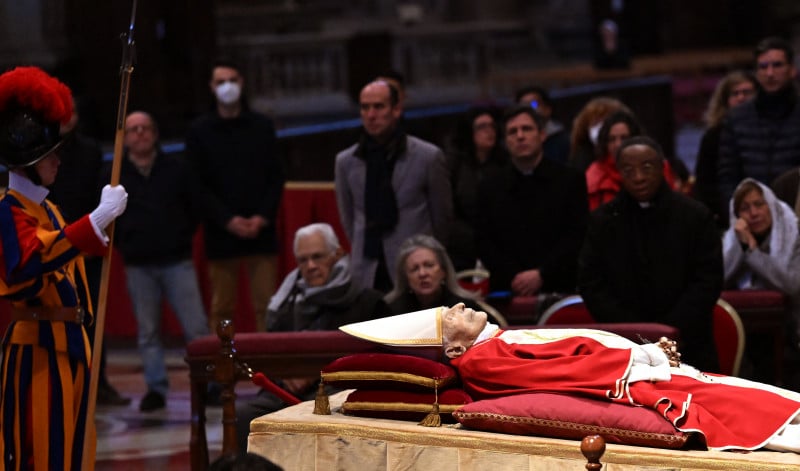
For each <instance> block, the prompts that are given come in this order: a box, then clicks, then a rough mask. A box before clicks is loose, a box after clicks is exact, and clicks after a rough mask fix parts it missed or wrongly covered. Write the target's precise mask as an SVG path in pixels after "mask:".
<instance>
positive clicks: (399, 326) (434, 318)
mask: <svg viewBox="0 0 800 471" xmlns="http://www.w3.org/2000/svg"><path fill="white" fill-rule="evenodd" d="M446 309H447V308H446V307H435V308H431V309H423V310H422V311H416V312H410V313H408V314H399V315H396V316H389V317H384V318H381V319H373V320H371V321H364V322H356V323H354V324H347V325H343V326H341V327H339V329H340V330H341V331H343V332H345V333H347V334H350V335H352V336H354V337H359V338H362V339H364V340H369V341H371V342H376V343H381V344H384V345H389V346H394V347H403V346H411V347H441V346H442V315H443V314H444V311H445V310H446Z"/></svg>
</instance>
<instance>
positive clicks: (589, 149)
mask: <svg viewBox="0 0 800 471" xmlns="http://www.w3.org/2000/svg"><path fill="white" fill-rule="evenodd" d="M620 110H621V111H626V112H628V113H629V114H633V112H632V111H631V110H630V109H629V108H628V107H627V106H625V104H624V103H622V102H621V101H619V100H617V99H616V98H611V97H607V96H600V97H597V98H592V99H591V100H589V102H588V103H586V105H584V107H583V108H582V109H581V111H580V112H579V113H578V115H577V116H575V119H574V120H573V121H572V138H571V143H570V156H569V163H570V165H571V166H572V167H574V168H577V169H578V170H581V171H584V172H585V171H586V169H587V168H589V165H591V163H592V162H593V161H594V159H595V154H596V153H597V152H596V150H595V146H596V145H597V138H598V136H599V134H600V128H601V127H602V126H603V121H604V120H605V119H606V118H607V117H609V116H610V115H611V114H612V113H614V112H615V111H620Z"/></svg>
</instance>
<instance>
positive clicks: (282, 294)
mask: <svg viewBox="0 0 800 471" xmlns="http://www.w3.org/2000/svg"><path fill="white" fill-rule="evenodd" d="M294 256H295V260H296V261H297V268H295V269H294V270H292V271H291V272H290V273H289V274H288V275H287V276H286V278H285V279H284V280H283V283H281V286H280V288H278V291H277V292H276V293H275V295H274V296H272V299H271V300H270V302H269V306H268V307H267V313H266V315H267V321H266V323H267V328H268V330H269V331H301V330H334V329H336V328H338V327H339V326H342V325H345V324H348V323H352V322H360V321H366V320H370V319H376V318H379V317H384V316H387V315H389V314H390V311H389V308H388V306H387V305H386V303H384V302H383V295H382V294H381V293H380V292H378V291H376V290H374V289H372V288H362V287H361V286H359V285H358V283H356V282H354V281H353V280H352V278H351V272H350V257H348V256H347V255H345V253H344V251H343V250H342V247H341V245H340V244H339V239H338V238H337V237H336V233H334V231H333V228H332V227H331V226H330V224H327V223H314V224H310V225H308V226H304V227H301V228H300V229H298V230H297V232H296V233H295V237H294ZM318 379H319V378H316V377H314V378H282V379H281V380H279V381H276V382H277V383H279V384H280V385H281V386H282V387H284V388H285V389H287V390H288V391H289V392H291V393H292V394H294V395H296V396H298V397H300V398H304V399H305V400H309V399H313V396H314V393H315V392H316V385H317V381H318ZM285 406H286V404H284V403H283V401H281V400H280V399H278V398H276V397H275V396H273V395H272V394H269V393H266V392H261V393H260V394H259V396H258V397H257V398H256V399H254V400H250V401H248V402H247V403H244V404H237V405H236V411H237V424H238V427H237V438H238V440H239V450H240V451H241V452H245V451H246V450H247V435H248V433H249V431H250V421H251V420H253V419H254V418H256V417H260V416H261V415H264V414H267V413H269V412H274V411H276V410H278V409H282V408H283V407H285Z"/></svg>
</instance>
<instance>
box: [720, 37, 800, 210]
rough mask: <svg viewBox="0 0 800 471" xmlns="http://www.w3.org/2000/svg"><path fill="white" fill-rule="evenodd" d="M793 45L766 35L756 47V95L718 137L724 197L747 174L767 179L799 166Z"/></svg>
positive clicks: (730, 118)
mask: <svg viewBox="0 0 800 471" xmlns="http://www.w3.org/2000/svg"><path fill="white" fill-rule="evenodd" d="M793 59H794V50H793V49H792V46H791V45H790V44H789V42H787V41H786V40H784V39H781V38H777V37H769V38H766V39H763V40H762V41H761V42H759V43H758V45H757V46H756V49H755V60H756V63H755V67H756V79H757V81H758V93H757V94H756V98H755V99H754V100H752V101H750V102H748V103H745V104H743V105H741V106H739V107H736V108H735V109H732V110H731V111H729V114H728V117H727V118H726V119H725V121H724V122H723V127H722V135H721V137H720V148H719V164H718V167H717V174H718V176H719V188H720V195H721V197H722V201H723V202H727V201H728V200H729V199H730V197H731V195H732V194H733V190H734V189H735V188H736V185H738V184H739V182H740V181H742V180H743V179H744V178H745V177H750V178H753V179H756V180H758V181H760V182H762V183H767V184H768V183H770V182H772V181H773V180H774V179H775V178H776V177H778V176H779V175H781V174H782V173H783V172H785V171H787V170H789V169H791V168H792V167H796V166H798V165H800V107H798V106H797V101H798V100H797V87H796V85H795V82H794V79H795V75H796V71H795V69H794V64H793Z"/></svg>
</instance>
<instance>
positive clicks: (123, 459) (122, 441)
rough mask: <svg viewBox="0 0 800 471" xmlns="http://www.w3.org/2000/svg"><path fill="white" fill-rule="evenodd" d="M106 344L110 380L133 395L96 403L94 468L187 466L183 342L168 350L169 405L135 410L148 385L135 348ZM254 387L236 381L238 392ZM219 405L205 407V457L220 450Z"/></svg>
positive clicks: (186, 380)
mask: <svg viewBox="0 0 800 471" xmlns="http://www.w3.org/2000/svg"><path fill="white" fill-rule="evenodd" d="M106 345H107V348H108V350H107V355H108V356H107V362H108V364H107V372H108V377H109V381H110V382H111V383H112V384H113V385H114V387H115V388H117V390H118V391H119V392H120V394H122V395H123V396H126V397H130V398H131V399H133V401H132V402H131V404H130V405H128V406H125V407H111V406H98V407H97V414H96V421H97V422H96V423H97V436H98V440H97V461H96V467H95V469H96V470H97V471H122V470H126V471H145V470H146V471H154V470H162V469H164V470H166V469H169V470H177V471H182V470H189V469H190V467H189V463H190V461H189V424H190V394H189V369H188V367H187V366H186V364H185V363H184V361H183V356H184V351H183V348H182V347H174V348H169V349H168V350H167V358H166V359H167V366H168V373H169V380H170V389H169V393H168V395H167V407H166V408H164V409H161V410H158V411H153V412H147V413H143V412H139V401H140V400H141V398H142V397H143V396H144V394H145V393H146V390H147V387H146V385H145V383H144V377H143V375H142V367H141V362H140V360H139V357H138V354H137V352H136V350H135V348H133V347H130V346H119V345H117V346H114V342H113V341H110V342H108V341H107V343H106ZM254 392H255V386H251V385H248V384H240V385H239V386H237V393H239V394H249V393H254ZM221 418H222V410H221V409H220V408H214V407H212V408H209V409H208V411H207V429H206V431H207V434H208V447H209V457H210V458H211V459H212V460H213V459H214V458H216V457H217V456H219V454H220V451H221V449H222V426H221Z"/></svg>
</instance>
